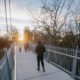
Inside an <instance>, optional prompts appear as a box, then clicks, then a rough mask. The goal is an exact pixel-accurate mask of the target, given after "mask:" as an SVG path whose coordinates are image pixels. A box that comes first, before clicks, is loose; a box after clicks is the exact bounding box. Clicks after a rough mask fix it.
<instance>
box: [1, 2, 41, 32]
mask: <svg viewBox="0 0 80 80" xmlns="http://www.w3.org/2000/svg"><path fill="white" fill-rule="evenodd" d="M10 1H11V19H12V25H14V26H16V28H17V29H18V31H20V32H22V31H23V30H24V28H25V26H28V27H29V28H30V29H33V28H34V24H33V22H32V15H31V14H30V12H32V13H33V14H35V15H36V16H38V14H39V11H40V8H41V6H42V2H41V0H10ZM6 3H7V17H8V25H9V24H10V19H9V18H10V13H9V0H6ZM5 24H6V19H5V7H4V0H0V31H1V30H5V29H6V26H5ZM4 26H5V27H4Z"/></svg>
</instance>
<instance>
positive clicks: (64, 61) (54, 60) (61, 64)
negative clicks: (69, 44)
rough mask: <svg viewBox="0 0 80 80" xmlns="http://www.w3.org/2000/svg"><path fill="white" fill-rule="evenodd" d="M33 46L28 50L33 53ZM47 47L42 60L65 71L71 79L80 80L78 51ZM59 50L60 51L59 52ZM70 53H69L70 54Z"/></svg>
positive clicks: (79, 54) (79, 52) (79, 56)
mask: <svg viewBox="0 0 80 80" xmlns="http://www.w3.org/2000/svg"><path fill="white" fill-rule="evenodd" d="M35 47H36V46H35V45H33V44H30V49H31V50H32V51H33V52H35V51H34V50H35ZM51 48H52V47H50V46H47V48H46V52H45V54H44V58H45V59H46V60H47V61H48V62H49V63H51V64H53V65H55V66H57V67H58V68H60V69H62V70H64V71H66V72H67V73H69V74H70V75H71V77H72V78H74V79H75V78H76V79H79V80H80V51H78V48H76V50H73V49H72V50H68V49H64V50H63V49H62V48H58V47H54V46H53V48H52V49H51ZM60 49H61V50H60ZM70 52H71V53H70Z"/></svg>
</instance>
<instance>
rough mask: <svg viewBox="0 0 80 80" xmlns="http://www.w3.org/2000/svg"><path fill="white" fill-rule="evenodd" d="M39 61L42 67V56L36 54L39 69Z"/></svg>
mask: <svg viewBox="0 0 80 80" xmlns="http://www.w3.org/2000/svg"><path fill="white" fill-rule="evenodd" d="M40 62H41V65H42V67H43V68H44V61H43V56H37V64H38V69H40Z"/></svg>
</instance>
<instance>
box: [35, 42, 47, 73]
mask: <svg viewBox="0 0 80 80" xmlns="http://www.w3.org/2000/svg"><path fill="white" fill-rule="evenodd" d="M45 50H46V49H45V47H44V45H42V43H41V41H38V45H37V46H36V49H35V52H36V53H37V66H38V68H37V70H38V71H40V62H41V65H42V68H43V72H45V67H44V61H43V57H44V52H45Z"/></svg>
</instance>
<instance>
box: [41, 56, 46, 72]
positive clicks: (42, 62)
mask: <svg viewBox="0 0 80 80" xmlns="http://www.w3.org/2000/svg"><path fill="white" fill-rule="evenodd" d="M41 64H42V68H43V71H44V72H45V67H44V61H43V57H41Z"/></svg>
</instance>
